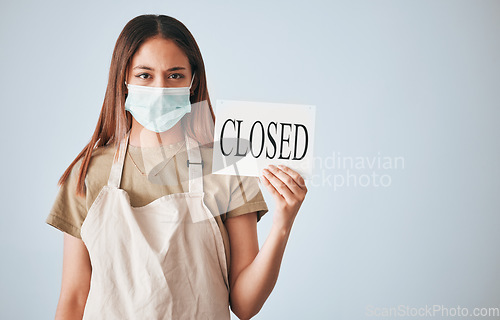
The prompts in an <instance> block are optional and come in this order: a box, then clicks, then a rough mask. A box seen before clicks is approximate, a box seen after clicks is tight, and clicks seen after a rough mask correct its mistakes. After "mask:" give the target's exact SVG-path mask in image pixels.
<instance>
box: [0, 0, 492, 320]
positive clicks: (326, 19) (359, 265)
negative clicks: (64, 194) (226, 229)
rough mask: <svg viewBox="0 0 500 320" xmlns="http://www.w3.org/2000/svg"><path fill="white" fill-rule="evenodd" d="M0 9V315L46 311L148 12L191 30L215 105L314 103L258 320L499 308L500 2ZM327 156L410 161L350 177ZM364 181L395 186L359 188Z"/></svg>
mask: <svg viewBox="0 0 500 320" xmlns="http://www.w3.org/2000/svg"><path fill="white" fill-rule="evenodd" d="M0 12H1V13H0V15H1V17H0V25H1V29H0V30H1V31H0V32H1V33H0V43H1V50H0V67H1V68H0V70H1V78H0V91H1V100H0V101H1V108H2V109H1V110H2V120H3V121H2V126H1V130H2V132H1V137H2V146H3V151H2V154H3V156H2V160H1V168H2V172H3V173H2V179H1V183H2V191H3V192H2V205H3V208H2V214H1V223H0V248H1V252H2V260H1V264H0V275H1V276H0V277H1V281H0V283H1V285H0V318H1V319H51V318H53V316H54V312H55V308H56V304H57V299H58V295H59V288H60V280H61V270H62V244H63V243H62V239H63V234H62V233H61V232H60V231H58V230H56V229H54V228H53V227H50V226H48V225H46V224H45V218H46V217H47V215H48V213H49V210H50V208H51V206H52V203H53V201H54V199H55V195H56V192H57V185H56V183H57V180H58V179H59V177H60V176H61V174H62V173H63V171H64V169H66V167H67V166H68V165H69V164H70V162H71V161H72V160H73V159H74V158H75V157H76V155H77V154H78V152H80V151H81V149H82V148H83V147H84V145H85V144H86V143H87V142H88V141H89V139H90V137H91V134H92V132H93V130H94V128H95V125H96V122H97V119H98V115H99V111H100V108H101V105H102V100H103V97H104V92H105V88H106V83H107V74H108V71H109V63H110V59H111V54H112V50H113V47H114V44H115V41H116V38H117V37H118V34H119V33H120V31H121V30H122V28H123V27H124V25H125V24H126V23H127V22H128V21H129V20H130V19H132V18H133V17H135V16H137V15H140V14H144V13H160V14H167V15H171V16H173V17H176V18H178V19H179V20H181V21H182V22H184V23H185V24H186V26H187V27H188V28H189V29H190V30H191V32H192V33H193V35H194V36H195V38H196V39H197V41H198V44H199V46H200V48H201V50H202V54H203V57H204V60H205V64H206V68H207V76H208V81H209V89H210V93H211V98H212V101H214V102H215V100H216V99H228V100H231V99H232V100H250V101H266V102H281V103H298V104H313V105H316V106H317V119H316V123H317V127H316V141H315V152H316V156H317V157H318V166H317V167H316V168H315V170H316V171H315V172H316V174H317V179H316V180H314V181H313V182H314V186H313V185H310V188H309V194H308V196H307V199H306V201H305V202H304V204H303V207H302V209H301V212H300V213H299V216H298V217H297V219H296V221H295V225H294V227H293V229H292V233H291V236H290V239H289V242H288V247H287V249H286V252H285V256H284V260H283V264H282V269H281V273H280V276H279V279H278V282H277V284H276V287H275V289H274V291H273V293H272V295H271V296H270V298H269V299H268V300H267V302H266V304H265V305H264V307H263V309H262V310H261V312H260V313H259V315H257V316H256V317H255V319H365V318H370V316H369V312H370V310H374V308H376V307H380V308H381V307H397V306H399V305H403V306H408V307H410V308H419V307H422V306H425V305H442V306H444V307H448V308H456V307H457V306H461V307H469V308H471V312H472V308H474V307H500V276H499V273H498V270H499V269H500V253H499V251H498V243H499V242H500V232H499V229H500V201H499V198H498V195H499V191H500V182H499V179H500V169H499V166H498V164H499V160H500V150H499V148H500V145H499V143H498V138H499V133H500V126H499V125H498V121H499V119H500V111H499V106H500V96H499V93H498V92H499V90H498V89H499V87H500V76H499V75H500V59H499V57H500V38H499V37H498V35H499V34H500V2H499V1H486V0H481V1H472V0H471V1H461V0H456V1H451V0H450V1H444V0H437V1H382V0H378V1H315V0H310V1H246V2H239V3H234V2H230V1H226V2H224V1H199V2H191V1H175V2H174V1H165V0H163V1H116V2H111V1H108V2H103V1H85V2H79V3H75V2H68V1H53V0H48V1H9V2H7V1H3V2H2V3H1V4H0ZM332 155H336V157H344V158H349V157H351V158H354V157H358V156H359V157H364V158H365V159H380V158H382V159H384V157H385V158H386V159H387V158H389V159H394V157H403V159H404V167H403V168H401V167H398V168H394V167H392V168H386V167H379V166H376V168H372V169H370V168H366V167H365V168H364V169H360V168H353V169H350V170H349V172H348V169H349V168H346V167H342V166H332V165H331V164H332V163H333V162H332V159H333V158H332ZM328 157H330V160H327V159H328ZM377 157H378V158H377ZM320 164H321V165H320ZM365 164H366V162H365ZM325 165H326V166H325ZM373 173H375V174H378V175H386V176H389V177H390V182H391V183H390V185H389V186H386V187H381V186H379V187H376V186H375V185H374V183H373V181H369V183H368V184H366V181H368V180H366V178H361V177H362V176H363V175H372V174H373ZM348 174H351V178H352V180H351V184H350V185H347V183H346V182H344V185H339V184H340V183H339V182H340V181H341V178H340V177H343V178H344V179H345V177H348ZM352 175H354V178H353V176H352ZM334 179H337V180H336V181H337V183H336V185H334V184H333V180H334ZM356 179H362V180H356ZM385 179H387V177H386V178H385ZM355 181H357V182H362V184H363V185H366V186H361V185H359V184H358V185H356V186H354V185H353V183H354V182H355ZM386 182H387V181H386ZM265 197H266V200H267V201H268V203H269V207H270V209H271V211H270V212H269V213H268V214H267V215H266V216H264V217H263V219H262V220H261V222H259V224H258V227H259V240H260V245H262V244H263V242H264V241H265V238H266V236H267V233H268V232H269V229H270V227H271V223H272V208H273V206H274V205H273V203H272V198H271V197H270V196H269V194H267V193H266V194H265ZM372 318H373V317H372Z"/></svg>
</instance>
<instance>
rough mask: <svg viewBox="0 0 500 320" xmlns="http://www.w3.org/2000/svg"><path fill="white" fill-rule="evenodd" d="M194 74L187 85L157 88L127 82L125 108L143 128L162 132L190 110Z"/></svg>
mask: <svg viewBox="0 0 500 320" xmlns="http://www.w3.org/2000/svg"><path fill="white" fill-rule="evenodd" d="M193 80H194V74H193V77H192V78H191V84H190V85H189V87H177V88H176V87H171V88H159V87H148V86H137V85H132V84H127V89H128V94H127V98H126V99H125V110H128V111H130V113H131V114H132V116H133V117H134V118H135V120H137V122H139V123H140V124H141V125H142V126H143V127H144V128H146V129H148V130H151V131H154V132H164V131H167V130H168V129H170V128H172V127H173V126H174V125H175V124H176V123H177V122H179V120H181V118H182V117H184V115H185V114H186V113H189V112H191V102H190V100H189V96H190V89H191V86H192V85H193Z"/></svg>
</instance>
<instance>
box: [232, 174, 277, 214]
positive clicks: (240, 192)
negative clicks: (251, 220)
mask: <svg viewBox="0 0 500 320" xmlns="http://www.w3.org/2000/svg"><path fill="white" fill-rule="evenodd" d="M258 181H259V180H258V178H257V177H247V176H231V184H230V185H231V195H230V199H229V205H228V208H227V210H226V212H227V213H226V219H227V218H232V217H237V216H239V215H243V214H245V213H250V212H255V211H257V222H259V221H260V218H261V217H262V216H263V215H264V214H266V213H267V212H268V211H269V209H268V208H267V204H266V201H265V200H264V197H263V195H262V192H261V190H260V187H259V182H258Z"/></svg>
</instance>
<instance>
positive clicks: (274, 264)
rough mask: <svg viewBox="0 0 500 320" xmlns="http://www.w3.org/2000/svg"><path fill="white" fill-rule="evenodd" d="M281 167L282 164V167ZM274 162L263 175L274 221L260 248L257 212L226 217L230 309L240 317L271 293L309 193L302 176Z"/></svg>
mask: <svg viewBox="0 0 500 320" xmlns="http://www.w3.org/2000/svg"><path fill="white" fill-rule="evenodd" d="M280 168H281V167H280ZM280 168H277V167H274V166H271V167H270V171H269V172H267V173H266V171H264V174H265V176H264V177H263V178H262V182H263V184H264V185H265V186H266V188H267V189H268V190H269V192H270V193H271V194H272V196H273V198H274V199H275V200H276V211H275V213H274V215H273V225H272V227H271V232H270V233H269V235H268V237H267V239H266V241H265V242H264V245H263V246H262V248H261V249H260V251H259V244H258V237H257V214H256V213H255V212H253V213H251V214H244V215H241V216H238V217H234V218H230V219H227V220H226V223H225V225H226V228H227V230H228V234H229V239H230V248H231V270H230V272H229V281H230V286H231V291H230V292H231V295H230V301H231V309H232V311H233V312H234V314H235V315H236V316H238V318H240V319H250V318H252V317H253V316H254V315H256V314H257V313H258V312H259V311H260V309H261V308H262V306H263V305H264V302H265V301H266V300H267V298H268V297H269V295H270V294H271V292H272V290H273V288H274V285H275V284H276V281H277V279H278V274H279V269H280V266H281V261H282V258H283V253H284V251H285V247H286V243H287V241H288V237H289V235H290V231H291V228H292V224H293V221H294V219H295V217H296V215H297V213H298V211H299V208H300V206H301V204H302V202H303V201H304V198H305V195H306V193H307V188H306V186H305V183H304V180H303V179H302V177H301V176H300V175H299V174H297V173H296V172H295V171H293V170H291V169H289V168H287V167H282V168H281V169H280Z"/></svg>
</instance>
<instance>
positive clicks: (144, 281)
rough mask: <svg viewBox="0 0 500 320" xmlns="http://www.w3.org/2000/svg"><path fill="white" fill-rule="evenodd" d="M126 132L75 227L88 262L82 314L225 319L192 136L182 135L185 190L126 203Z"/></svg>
mask: <svg viewBox="0 0 500 320" xmlns="http://www.w3.org/2000/svg"><path fill="white" fill-rule="evenodd" d="M129 136H130V131H129V132H128V133H127V134H126V136H125V137H124V138H123V139H122V141H121V142H120V144H119V146H118V148H117V150H116V152H117V153H118V160H117V161H116V162H113V165H112V167H111V172H110V175H109V181H108V184H107V185H106V186H104V187H103V188H102V190H101V191H100V193H99V195H98V196H97V198H96V199H95V201H94V203H93V204H92V206H91V207H90V209H89V211H88V214H87V217H86V219H85V220H84V223H83V225H82V228H81V236H82V240H83V242H84V243H85V245H86V247H87V250H88V252H89V256H90V261H91V264H92V276H91V280H90V291H89V295H88V298H87V303H86V305H85V310H84V315H83V319H87V320H95V319H106V320H112V319H120V320H128V319H130V320H132V319H141V320H145V319H146V320H153V319H155V320H156V319H165V320H166V319H172V320H173V319H175V320H177V319H216V320H226V319H227V320H229V319H230V313H229V281H228V270H227V265H226V257H225V252H224V243H223V240H222V235H221V233H220V230H219V227H218V225H217V222H216V220H215V218H214V216H213V215H212V213H211V212H210V210H209V209H208V208H207V206H206V205H205V203H204V201H203V196H204V192H203V173H202V165H201V162H202V161H201V154H200V150H199V147H198V143H197V142H196V141H195V140H193V139H191V138H190V137H189V136H187V135H185V139H186V149H187V151H188V159H189V160H188V163H187V165H188V168H189V192H184V193H175V194H170V195H165V196H163V197H161V198H158V199H156V200H154V201H153V202H151V203H149V204H147V205H145V206H142V207H132V206H131V204H130V199H129V195H128V194H127V192H126V191H125V190H123V189H120V181H121V177H122V172H123V164H124V161H125V153H126V150H127V146H128V140H129Z"/></svg>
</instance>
